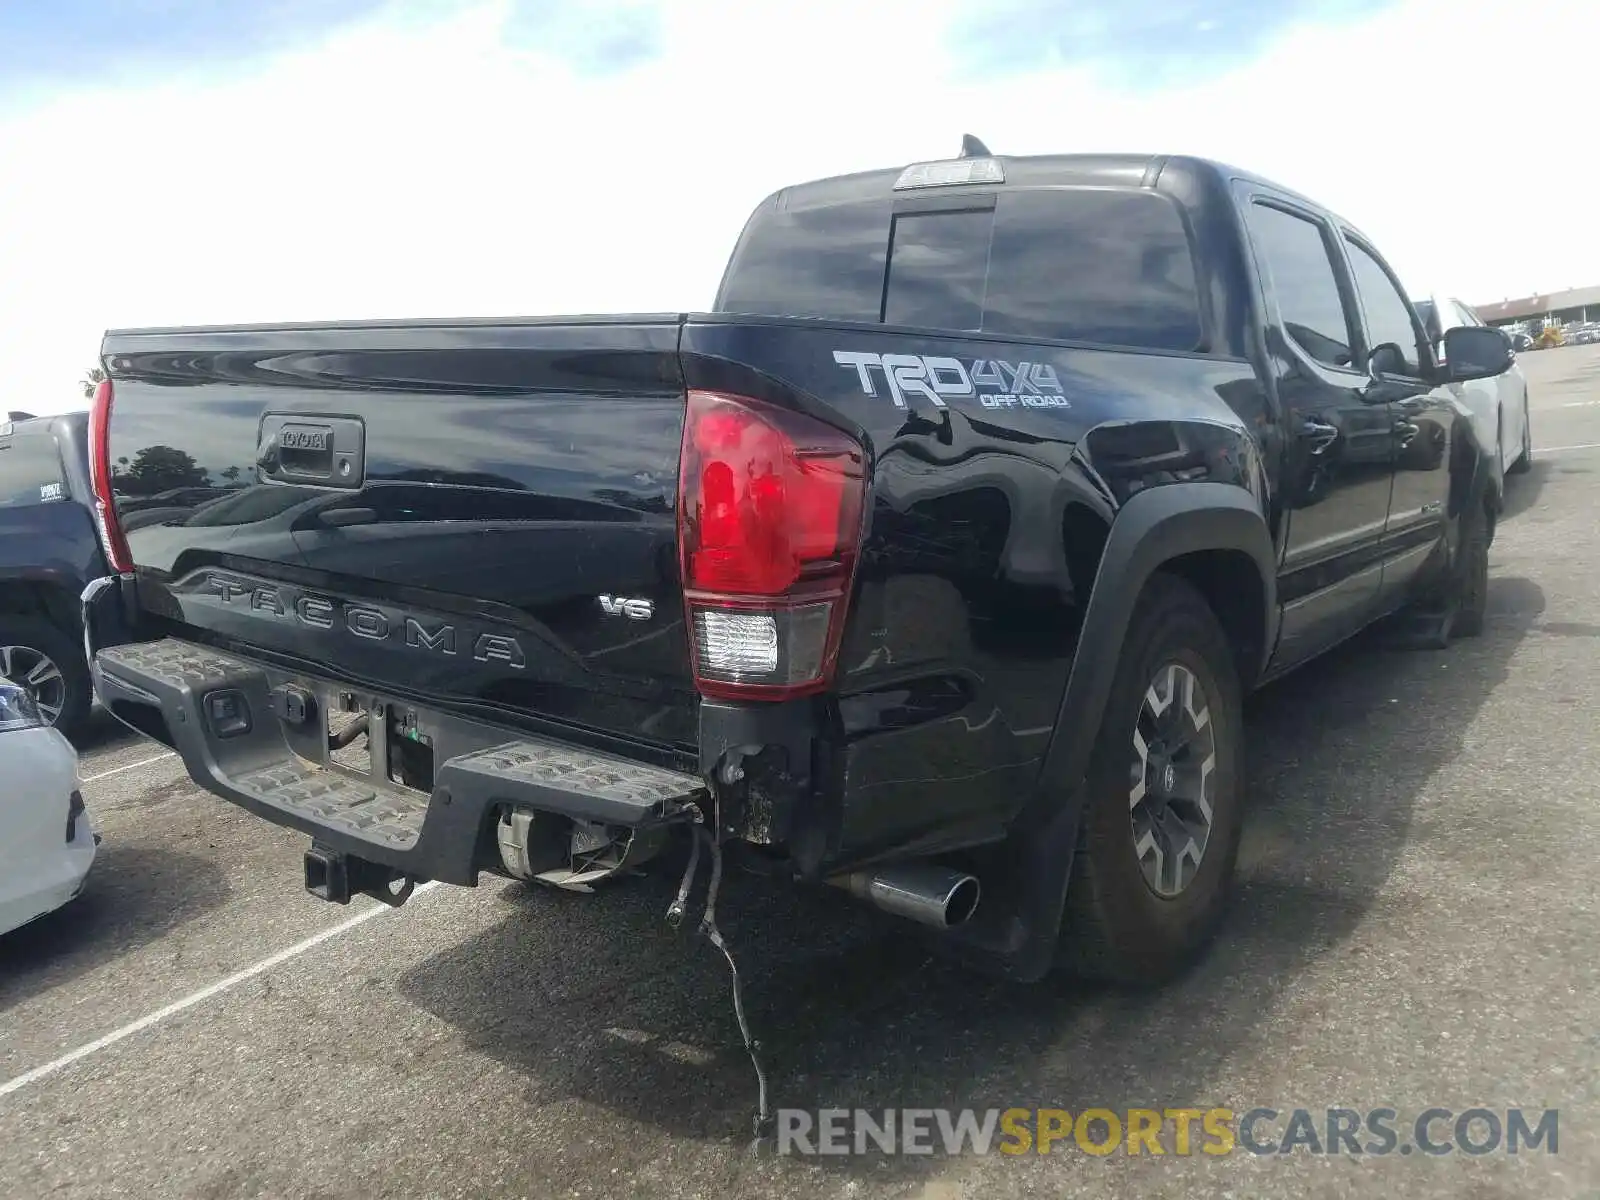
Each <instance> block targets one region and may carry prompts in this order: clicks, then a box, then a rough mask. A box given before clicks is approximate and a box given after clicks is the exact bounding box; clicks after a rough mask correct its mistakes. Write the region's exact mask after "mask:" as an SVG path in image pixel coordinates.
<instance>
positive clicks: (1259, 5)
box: [951, 0, 1390, 89]
mask: <svg viewBox="0 0 1600 1200" xmlns="http://www.w3.org/2000/svg"><path fill="white" fill-rule="evenodd" d="M1389 3H1390V0H1134V2H1130V0H1071V2H1064V0H991V2H989V3H980V4H975V5H974V6H973V11H972V12H970V13H969V14H966V15H964V16H962V17H960V18H958V20H957V21H956V23H955V25H954V28H953V29H952V30H951V38H952V45H953V46H954V47H955V48H956V50H957V53H958V54H959V56H960V59H961V61H962V63H963V66H964V67H965V70H966V72H967V74H969V75H970V76H980V77H981V76H984V75H988V74H992V73H995V72H1000V73H1011V72H1018V71H1035V70H1040V69H1044V68H1048V67H1050V66H1056V65H1061V66H1068V67H1085V68H1089V69H1091V70H1093V71H1095V72H1096V73H1098V74H1100V75H1101V76H1102V77H1104V78H1106V79H1107V80H1110V81H1113V82H1115V83H1117V84H1120V85H1122V86H1124V87H1128V88H1133V89H1139V88H1150V87H1161V86H1167V85H1172V84H1184V83H1192V82H1196V81H1201V80H1204V79H1207V78H1210V77H1212V76H1215V75H1217V74H1220V73H1222V72H1224V71H1227V70H1230V69H1233V68H1235V67H1237V66H1238V65H1239V64H1240V62H1241V61H1243V60H1247V59H1249V58H1251V57H1253V56H1254V55H1256V54H1259V53H1261V52H1262V51H1264V50H1266V49H1267V48H1268V47H1269V46H1271V45H1272V43H1273V41H1274V40H1276V39H1277V38H1278V36H1279V35H1281V34H1282V33H1283V31H1284V30H1285V29H1287V28H1290V27H1292V26H1294V25H1297V24H1300V23H1302V22H1306V21H1315V22H1318V23H1331V24H1338V23H1343V22H1349V21H1354V20H1359V19H1361V18H1363V17H1366V16H1370V15H1371V14H1373V13H1376V12H1378V11H1380V10H1381V9H1383V8H1385V7H1386V6H1387V5H1388V4H1389Z"/></svg>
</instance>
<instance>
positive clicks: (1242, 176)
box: [765, 154, 1360, 233]
mask: <svg viewBox="0 0 1600 1200" xmlns="http://www.w3.org/2000/svg"><path fill="white" fill-rule="evenodd" d="M953 157H954V156H952V159H951V160H933V159H919V160H917V161H919V162H927V161H953ZM990 157H992V158H993V159H994V160H995V161H996V162H999V163H1000V164H1001V165H1002V166H1003V167H1004V168H1005V172H1006V179H1005V183H1004V184H1002V185H1000V186H1002V187H1007V186H1015V185H1021V186H1024V187H1030V186H1031V187H1062V186H1079V187H1129V188H1139V187H1154V186H1155V184H1156V181H1157V180H1158V179H1159V178H1161V177H1162V176H1163V175H1167V174H1169V173H1177V174H1182V175H1188V176H1190V177H1191V178H1196V179H1200V178H1207V179H1209V180H1210V181H1211V182H1213V183H1222V184H1226V183H1228V182H1229V181H1232V180H1241V181H1243V182H1246V183H1253V184H1257V185H1259V186H1261V187H1265V188H1270V189H1271V190H1272V191H1275V192H1277V193H1278V194H1280V195H1282V196H1285V197H1288V198H1290V199H1294V200H1298V201H1299V202H1301V203H1303V204H1305V205H1307V206H1308V207H1310V208H1312V209H1315V210H1317V211H1319V212H1323V213H1327V214H1328V215H1329V216H1330V217H1331V218H1333V219H1334V220H1336V221H1339V222H1340V223H1341V224H1343V225H1345V226H1347V227H1348V228H1350V229H1351V230H1352V231H1354V232H1356V233H1359V232H1360V230H1359V229H1356V227H1355V226H1354V225H1352V224H1351V223H1350V222H1349V221H1345V220H1344V219H1343V218H1341V217H1339V216H1338V214H1337V213H1333V212H1330V211H1329V210H1328V208H1327V206H1326V205H1324V204H1320V203H1318V202H1317V201H1316V200H1313V199H1312V198H1311V197H1309V196H1306V195H1303V194H1302V193H1300V192H1297V191H1295V190H1294V189H1293V188H1290V187H1286V186H1284V185H1283V184H1281V183H1278V182H1277V181H1276V180H1273V179H1269V178H1267V177H1266V176H1264V175H1259V174H1256V173H1255V172H1252V171H1246V170H1244V169H1242V168H1240V167H1235V166H1232V165H1230V164H1228V163H1224V162H1219V161H1216V160H1215V159H1209V158H1200V157H1197V156H1194V155H1187V154H1028V155H1011V154H995V155H991V156H990ZM910 165H912V164H911V163H902V164H901V165H900V166H897V167H881V168H877V169H875V170H871V171H858V172H855V173H853V174H849V175H834V176H830V177H828V178H824V179H814V180H809V181H807V182H804V183H797V184H791V185H789V186H787V187H783V188H780V189H778V190H777V191H776V192H774V193H772V195H770V196H769V197H767V200H766V201H765V203H766V204H769V205H773V206H775V207H778V208H787V207H795V206H797V202H798V206H804V207H810V206H813V205H816V206H823V205H829V204H849V203H851V202H852V201H856V200H868V199H873V198H877V197H881V196H883V195H884V194H885V193H886V192H888V191H890V190H891V189H892V188H893V186H894V181H895V180H896V179H897V178H899V176H900V173H901V172H902V171H904V170H905V169H906V167H908V166H910ZM971 186H972V187H973V189H974V190H978V191H981V190H985V189H988V188H992V187H994V186H995V185H993V184H974V185H971ZM951 190H955V189H951Z"/></svg>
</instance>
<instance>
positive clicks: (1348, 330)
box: [1246, 199, 1355, 370]
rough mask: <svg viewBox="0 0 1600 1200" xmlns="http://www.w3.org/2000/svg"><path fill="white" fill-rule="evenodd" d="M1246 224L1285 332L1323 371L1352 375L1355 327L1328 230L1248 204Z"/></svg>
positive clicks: (1286, 213) (1305, 219) (1306, 219)
mask: <svg viewBox="0 0 1600 1200" xmlns="http://www.w3.org/2000/svg"><path fill="white" fill-rule="evenodd" d="M1246 220H1247V222H1248V224H1249V228H1250V237H1251V240H1252V241H1254V242H1255V244H1256V248H1257V252H1258V254H1259V256H1260V259H1261V264H1260V265H1261V270H1262V271H1263V272H1264V273H1265V274H1266V275H1267V278H1268V281H1269V282H1270V284H1271V289H1272V295H1273V299H1274V302H1275V304H1276V306H1277V310H1278V317H1279V319H1280V320H1281V321H1282V322H1283V326H1284V331H1285V332H1286V333H1287V334H1288V335H1289V337H1291V338H1293V339H1294V341H1295V344H1296V345H1298V346H1299V347H1300V349H1301V350H1303V351H1304V352H1305V353H1306V354H1308V355H1310V356H1311V357H1312V358H1313V359H1315V360H1316V361H1317V362H1319V363H1321V364H1322V365H1323V366H1328V367H1339V368H1342V369H1345V370H1350V369H1352V368H1353V367H1354V365H1355V364H1354V351H1353V349H1352V347H1353V346H1354V344H1355V322H1354V321H1353V319H1352V317H1353V314H1352V313H1351V312H1350V311H1349V309H1348V308H1347V307H1346V305H1345V301H1344V295H1343V293H1342V292H1341V291H1340V288H1339V274H1338V268H1337V267H1335V265H1334V257H1333V250H1332V246H1331V245H1330V243H1329V240H1328V233H1327V231H1326V230H1325V228H1324V226H1323V225H1322V224H1321V223H1320V222H1319V221H1316V220H1313V219H1312V218H1310V217H1307V216H1303V215H1301V214H1300V213H1298V212H1292V211H1290V210H1289V209H1287V208H1283V207H1279V206H1278V205H1277V204H1272V203H1268V202H1266V201H1263V200H1259V199H1258V200H1254V201H1252V202H1251V203H1250V204H1249V206H1248V208H1247V209H1246Z"/></svg>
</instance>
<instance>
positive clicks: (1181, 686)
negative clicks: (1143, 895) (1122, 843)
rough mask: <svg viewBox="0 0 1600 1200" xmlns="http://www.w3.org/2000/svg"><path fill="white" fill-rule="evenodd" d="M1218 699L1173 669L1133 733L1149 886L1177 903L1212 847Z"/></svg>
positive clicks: (1134, 808)
mask: <svg viewBox="0 0 1600 1200" xmlns="http://www.w3.org/2000/svg"><path fill="white" fill-rule="evenodd" d="M1210 701H1211V697H1210V696H1209V694H1208V693H1207V690H1206V686H1205V684H1204V683H1203V682H1202V681H1201V680H1200V678H1199V677H1198V676H1197V675H1196V674H1195V673H1194V672H1193V671H1192V670H1190V669H1189V668H1188V667H1186V666H1184V665H1182V664H1181V663H1175V662H1169V663H1166V664H1165V665H1163V666H1162V667H1160V668H1159V669H1158V670H1157V671H1156V673H1155V676H1154V677H1153V678H1152V679H1151V681H1150V686H1149V687H1147V688H1146V689H1145V693H1144V700H1143V702H1142V703H1141V705H1140V708H1139V719H1138V721H1137V722H1136V723H1135V725H1134V730H1133V761H1132V763H1131V764H1130V768H1129V777H1130V781H1129V791H1128V811H1129V815H1130V818H1131V822H1132V828H1133V848H1134V853H1135V854H1136V855H1137V856H1138V859H1139V868H1140V870H1141V871H1142V872H1143V873H1144V879H1145V883H1146V884H1148V885H1149V887H1150V890H1151V891H1153V892H1154V893H1155V894H1156V895H1158V896H1161V897H1163V898H1168V899H1170V898H1171V897H1174V896H1177V895H1178V894H1179V893H1181V892H1182V891H1183V890H1184V889H1185V888H1187V887H1188V886H1189V884H1190V883H1192V882H1193V881H1194V877H1195V873H1196V872H1197V871H1199V869H1200V861H1201V859H1202V858H1204V857H1205V852H1206V846H1207V844H1208V843H1209V842H1210V840H1211V825H1212V818H1211V802H1212V786H1213V785H1212V779H1211V777H1212V773H1213V771H1214V770H1215V769H1216V765H1217V746H1216V730H1215V727H1214V726H1213V725H1212V723H1211V703H1210Z"/></svg>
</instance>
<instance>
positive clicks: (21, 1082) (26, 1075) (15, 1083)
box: [0, 882, 439, 1097]
mask: <svg viewBox="0 0 1600 1200" xmlns="http://www.w3.org/2000/svg"><path fill="white" fill-rule="evenodd" d="M438 886H439V885H438V884H437V883H435V882H428V883H424V884H422V885H420V886H419V887H418V888H417V889H416V891H415V892H413V893H412V895H413V896H420V895H421V894H422V893H423V892H426V891H429V890H430V889H432V888H436V887H438ZM392 911H394V910H392V909H391V908H389V906H388V905H386V904H374V905H373V906H372V907H371V908H368V909H363V910H362V911H361V912H358V913H357V914H356V915H355V916H353V917H351V918H350V919H349V920H346V921H340V922H339V923H338V924H337V925H335V926H333V927H332V928H331V929H324V930H323V931H322V932H321V933H317V934H313V935H312V936H311V937H308V938H307V939H306V940H305V941H303V942H296V943H295V944H294V945H293V946H290V947H289V948H288V949H287V950H280V951H278V952H277V953H276V954H274V955H272V956H271V957H269V958H264V959H262V960H261V961H260V962H258V963H256V964H255V965H254V966H250V967H246V968H245V969H244V970H242V971H238V972H236V973H234V974H232V975H229V976H228V977H227V978H226V979H219V980H218V981H217V982H216V983H213V984H211V985H209V986H208V987H203V988H201V989H200V990H199V991H198V992H191V993H190V994H189V995H187V996H185V997H184V998H183V999H182V1000H175V1001H173V1002H172V1003H171V1004H169V1005H167V1006H166V1007H165V1008H158V1009H157V1010H156V1011H155V1012H153V1013H149V1014H147V1015H145V1016H142V1017H140V1018H139V1019H138V1020H137V1021H134V1022H132V1023H131V1024H128V1025H124V1026H123V1027H122V1028H121V1029H114V1030H112V1031H111V1032H110V1033H108V1034H106V1035H105V1036H104V1037H100V1038H96V1039H95V1040H94V1041H92V1042H90V1043H89V1044H88V1045H85V1046H79V1047H78V1048H77V1049H76V1050H72V1051H69V1052H68V1053H66V1054H63V1055H62V1056H61V1057H60V1058H58V1059H56V1060H55V1061H54V1062H47V1063H45V1064H44V1066H42V1067H35V1068H34V1069H33V1070H31V1071H25V1072H23V1073H22V1074H21V1075H18V1076H17V1077H16V1078H15V1079H11V1080H8V1081H7V1082H5V1083H0V1097H4V1096H9V1095H11V1093H12V1092H20V1091H21V1090H22V1089H23V1088H25V1087H27V1086H28V1085H29V1084H30V1083H37V1082H39V1080H41V1079H44V1078H46V1077H48V1076H50V1075H54V1074H55V1073H56V1072H57V1071H63V1070H65V1069H66V1068H68V1067H70V1066H71V1065H72V1064H73V1063H75V1062H77V1061H78V1060H79V1059H83V1058H88V1057H89V1055H91V1054H95V1053H97V1052H99V1051H101V1050H104V1049H105V1048H106V1047H107V1046H114V1045H116V1044H117V1043H118V1042H120V1041H122V1040H123V1039H124V1038H130V1037H132V1036H133V1035H134V1034H136V1033H139V1032H141V1031H142V1030H145V1029H149V1028H150V1027H151V1026H152V1025H155V1024H158V1023H160V1022H162V1021H165V1020H166V1019H167V1018H168V1017H171V1016H176V1015H177V1014H178V1013H181V1012H182V1011H183V1010H184V1009H186V1008H193V1007H194V1006H195V1005H196V1004H199V1003H201V1002H202V1001H205V1000H209V999H211V997H213V996H219V995H221V994H222V993H223V992H225V991H227V990H228V989H229V988H234V987H238V986H239V984H241V983H243V982H244V981H245V980H247V979H254V978H255V977H256V976H257V975H260V974H261V973H262V972H263V971H270V970H272V968H273V967H276V966H278V965H279V964H281V963H286V962H288V961H289V960H290V959H291V958H294V957H296V956H297V955H300V954H304V953H305V952H306V951H307V950H311V949H314V948H315V947H317V946H320V945H322V943H323V942H326V941H329V940H330V939H332V938H336V937H338V936H339V935H340V934H341V933H348V932H350V930H352V929H354V928H355V927H356V926H357V925H360V924H363V923H364V922H366V921H370V920H372V918H373V917H376V916H380V915H382V914H383V913H386V912H392Z"/></svg>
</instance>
